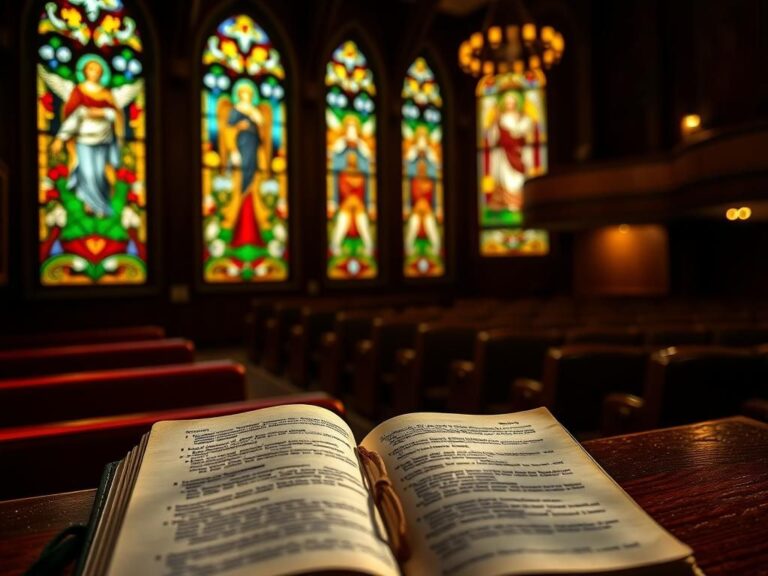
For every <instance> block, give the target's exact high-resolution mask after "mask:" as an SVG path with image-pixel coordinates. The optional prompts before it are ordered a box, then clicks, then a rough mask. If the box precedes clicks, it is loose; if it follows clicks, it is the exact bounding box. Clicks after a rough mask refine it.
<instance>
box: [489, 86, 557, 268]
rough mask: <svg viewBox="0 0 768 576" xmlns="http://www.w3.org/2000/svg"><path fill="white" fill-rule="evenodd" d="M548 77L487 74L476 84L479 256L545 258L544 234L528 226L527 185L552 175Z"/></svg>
mask: <svg viewBox="0 0 768 576" xmlns="http://www.w3.org/2000/svg"><path fill="white" fill-rule="evenodd" d="M544 89H545V78H544V75H543V74H542V73H541V72H539V73H536V72H529V73H526V74H517V73H508V74H499V75H496V76H486V77H484V78H482V79H481V80H480V82H479V83H478V85H477V126H478V168H479V215H480V253H481V254H482V255H483V256H524V255H530V256H540V255H544V254H547V253H548V251H549V237H548V234H547V232H546V231H544V230H530V229H526V228H523V217H522V200H523V184H524V183H525V180H526V179H527V178H530V177H531V176H537V175H539V174H544V173H545V172H546V171H547V115H546V108H545V92H544Z"/></svg>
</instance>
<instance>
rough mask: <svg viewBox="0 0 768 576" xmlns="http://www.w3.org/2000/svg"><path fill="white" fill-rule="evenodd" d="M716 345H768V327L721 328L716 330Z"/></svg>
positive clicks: (764, 325)
mask: <svg viewBox="0 0 768 576" xmlns="http://www.w3.org/2000/svg"><path fill="white" fill-rule="evenodd" d="M714 343H715V344H716V345H718V346H735V347H745V346H759V345H760V344H768V325H766V324H754V325H741V326H719V327H717V328H716V329H715V337H714Z"/></svg>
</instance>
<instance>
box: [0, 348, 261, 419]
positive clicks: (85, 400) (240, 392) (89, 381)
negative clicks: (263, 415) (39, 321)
mask: <svg viewBox="0 0 768 576" xmlns="http://www.w3.org/2000/svg"><path fill="white" fill-rule="evenodd" d="M245 384H246V382H245V368H244V367H243V366H242V365H241V364H238V363H236V362H230V361H216V362H199V363H195V364H178V365H172V366H152V367H142V368H127V369H121V370H99V371H93V372H78V373H74V374H57V375H53V376H36V377H32V378H20V379H15V380H13V379H12V380H0V427H3V428H7V427H11V426H26V425H32V424H41V423H44V422H59V421H62V420H77V419H80V418H94V417H103V416H113V415H116V414H131V413H134V412H148V411H157V410H169V409H172V408H183V407H187V406H202V405H206V404H220V403H225V402H236V401H238V400H245V398H246V388H245Z"/></svg>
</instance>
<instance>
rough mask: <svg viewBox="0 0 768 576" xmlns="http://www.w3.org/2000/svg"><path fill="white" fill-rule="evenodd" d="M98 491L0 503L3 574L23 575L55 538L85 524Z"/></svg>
mask: <svg viewBox="0 0 768 576" xmlns="http://www.w3.org/2000/svg"><path fill="white" fill-rule="evenodd" d="M95 495H96V490H81V491H79V492H67V493H64V494H53V495H51V496H37V497H34V498H21V499H19V500H6V501H5V502H0V574H4V575H8V576H11V575H13V574H22V573H23V572H24V571H25V570H26V569H27V568H29V567H30V565H32V563H33V562H34V561H35V560H36V559H37V557H38V556H39V554H40V551H41V550H42V549H43V548H44V547H45V545H46V544H47V543H48V542H49V541H50V540H51V539H52V538H53V537H54V536H56V534H58V533H59V532H61V531H62V530H64V529H65V528H67V527H68V526H72V525H73V524H85V523H86V522H88V516H89V514H90V513H91V505H92V504H93V498H94V496H95Z"/></svg>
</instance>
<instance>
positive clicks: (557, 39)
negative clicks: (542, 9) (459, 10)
mask: <svg viewBox="0 0 768 576" xmlns="http://www.w3.org/2000/svg"><path fill="white" fill-rule="evenodd" d="M504 8H513V9H514V10H513V13H510V12H511V11H510V10H506V11H505V12H506V13H500V12H502V11H500V10H499V0H494V1H492V2H491V4H490V6H489V8H488V13H487V14H486V18H485V23H484V25H483V28H482V30H481V31H478V32H475V33H473V34H472V35H470V37H469V38H467V39H466V40H465V41H464V42H462V43H461V45H460V46H459V66H461V69H462V70H463V71H464V72H466V73H467V74H471V75H472V76H476V77H478V76H489V75H493V74H505V73H507V72H514V73H517V74H525V73H529V72H533V73H536V74H543V70H549V69H550V68H551V67H552V66H553V65H555V64H557V63H559V62H560V59H561V58H562V57H563V52H564V51H565V40H564V39H563V35H562V34H561V33H560V32H558V31H557V30H555V29H554V28H553V27H552V26H542V27H541V28H539V27H537V26H536V24H535V23H534V22H533V21H532V19H531V18H530V16H529V15H528V12H527V11H526V10H525V7H524V6H523V4H522V1H521V0H518V1H516V2H514V3H513V5H510V4H505V6H504Z"/></svg>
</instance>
